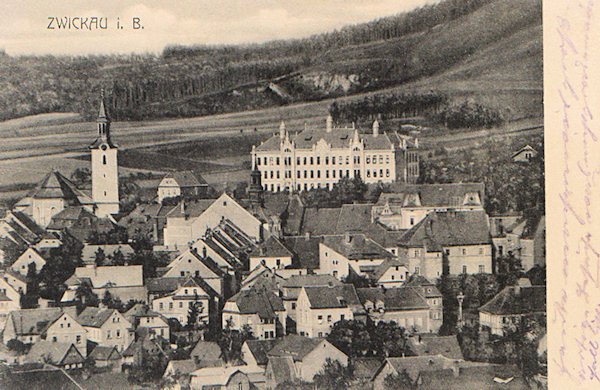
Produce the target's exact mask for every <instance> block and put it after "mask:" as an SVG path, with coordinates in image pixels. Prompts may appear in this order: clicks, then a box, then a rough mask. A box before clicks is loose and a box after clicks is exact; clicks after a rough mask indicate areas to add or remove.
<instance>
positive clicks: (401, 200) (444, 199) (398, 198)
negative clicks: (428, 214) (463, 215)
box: [377, 183, 485, 207]
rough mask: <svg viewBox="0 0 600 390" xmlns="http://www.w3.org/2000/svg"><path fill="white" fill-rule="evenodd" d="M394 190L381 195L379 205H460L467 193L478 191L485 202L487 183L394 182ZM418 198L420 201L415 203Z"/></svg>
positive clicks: (480, 198)
mask: <svg viewBox="0 0 600 390" xmlns="http://www.w3.org/2000/svg"><path fill="white" fill-rule="evenodd" d="M390 186H391V188H392V191H393V192H384V193H381V195H379V199H378V200H377V205H378V206H383V205H385V204H386V203H388V204H389V205H390V206H406V207H416V206H422V207H458V206H463V204H464V200H465V195H467V194H469V193H477V194H478V195H479V200H480V201H481V202H483V198H484V196H485V185H484V184H483V183H449V184H406V183H393V184H391V185H390ZM414 200H418V201H419V203H414Z"/></svg>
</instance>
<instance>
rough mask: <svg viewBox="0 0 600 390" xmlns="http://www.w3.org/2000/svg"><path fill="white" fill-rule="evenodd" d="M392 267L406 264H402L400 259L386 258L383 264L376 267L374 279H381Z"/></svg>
mask: <svg viewBox="0 0 600 390" xmlns="http://www.w3.org/2000/svg"><path fill="white" fill-rule="evenodd" d="M392 267H406V265H405V264H402V263H401V262H399V261H398V260H393V259H389V260H384V261H383V262H382V263H381V264H379V265H378V266H377V268H375V271H374V272H373V279H374V280H376V281H377V280H379V279H381V277H382V276H383V275H385V273H386V272H387V270H388V269H390V268H392Z"/></svg>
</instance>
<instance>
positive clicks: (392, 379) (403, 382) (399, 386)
mask: <svg viewBox="0 0 600 390" xmlns="http://www.w3.org/2000/svg"><path fill="white" fill-rule="evenodd" d="M383 388H384V389H385V390H408V389H414V388H416V387H415V385H414V384H413V382H412V380H411V379H410V376H409V375H408V373H407V372H406V370H402V372H401V373H399V374H397V375H394V374H389V375H388V376H386V377H385V379H384V380H383Z"/></svg>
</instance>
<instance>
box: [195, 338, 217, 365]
mask: <svg viewBox="0 0 600 390" xmlns="http://www.w3.org/2000/svg"><path fill="white" fill-rule="evenodd" d="M190 356H192V357H194V358H196V359H198V360H200V361H202V360H208V361H215V360H220V359H221V348H220V347H219V344H217V343H215V342H213V341H203V340H200V341H198V343H196V345H195V346H194V349H192V352H191V353H190Z"/></svg>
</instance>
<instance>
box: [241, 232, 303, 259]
mask: <svg viewBox="0 0 600 390" xmlns="http://www.w3.org/2000/svg"><path fill="white" fill-rule="evenodd" d="M248 256H249V257H292V256H293V254H292V252H290V250H289V249H288V248H286V247H285V245H283V244H282V243H281V241H279V240H278V239H277V238H276V237H275V236H270V237H269V238H267V240H266V241H265V242H263V243H262V244H260V245H259V246H258V247H254V248H253V249H252V251H251V252H250V253H249V254H248Z"/></svg>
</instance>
